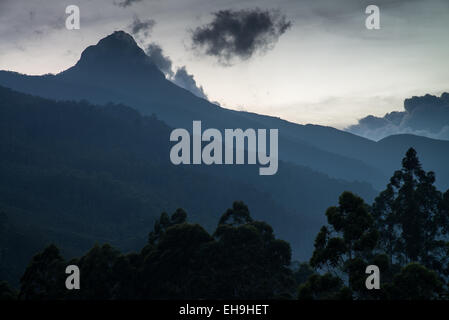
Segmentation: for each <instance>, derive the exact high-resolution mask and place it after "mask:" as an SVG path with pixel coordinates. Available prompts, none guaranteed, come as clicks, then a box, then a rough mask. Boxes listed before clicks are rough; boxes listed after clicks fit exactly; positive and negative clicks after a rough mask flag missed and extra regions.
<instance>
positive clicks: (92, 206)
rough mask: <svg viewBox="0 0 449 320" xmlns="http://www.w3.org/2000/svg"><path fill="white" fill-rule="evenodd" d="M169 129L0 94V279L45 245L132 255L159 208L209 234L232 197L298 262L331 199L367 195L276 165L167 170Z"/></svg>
mask: <svg viewBox="0 0 449 320" xmlns="http://www.w3.org/2000/svg"><path fill="white" fill-rule="evenodd" d="M170 132H171V128H170V127H168V126H167V125H166V124H165V123H163V122H162V121H160V120H158V119H156V118H155V117H144V116H141V115H140V114H139V113H138V112H136V111H135V110H134V109H132V108H129V107H126V106H123V105H106V106H94V105H91V104H88V103H86V102H63V101H62V102H56V101H51V100H47V99H43V98H40V97H34V96H30V95H26V94H22V93H18V92H15V91H12V90H10V89H6V88H2V87H0V155H1V156H0V212H2V211H3V212H5V214H6V215H7V220H8V221H9V223H8V228H7V230H8V231H7V234H8V238H7V239H6V240H5V241H6V242H5V243H3V244H2V246H0V247H3V245H5V246H7V247H8V248H9V249H8V251H7V252H10V253H9V254H7V256H6V263H5V264H4V265H6V266H8V269H7V270H4V269H2V266H0V273H1V275H2V276H0V278H5V277H6V278H8V279H10V280H17V276H18V275H20V274H21V272H22V271H23V267H24V266H23V265H22V264H21V263H24V262H23V261H28V260H29V257H27V259H25V258H23V257H22V256H18V255H14V254H13V253H14V252H15V251H17V250H19V251H20V252H25V253H31V252H32V253H34V252H35V251H34V250H36V249H35V248H40V247H42V246H43V245H44V244H47V243H50V242H54V243H56V244H58V245H60V246H61V247H62V248H63V249H64V252H65V253H66V255H67V256H73V255H77V254H79V253H81V252H83V251H85V250H87V248H89V247H90V246H92V245H93V244H94V243H95V242H110V243H112V244H113V245H115V246H117V247H119V248H122V249H124V250H132V249H136V248H138V247H139V246H141V245H142V242H144V241H145V239H146V235H147V234H148V232H149V231H150V230H151V228H152V226H153V221H154V219H155V217H157V216H158V215H159V214H160V212H162V211H167V212H173V211H174V210H175V209H176V208H178V207H182V208H184V209H186V211H187V212H188V213H189V218H190V220H191V221H193V222H200V223H201V224H202V225H205V226H206V227H208V228H209V229H212V228H213V227H214V224H215V223H216V221H217V219H218V217H219V216H220V215H221V214H222V213H223V212H224V211H225V209H226V208H228V207H229V206H230V205H231V204H232V202H233V201H235V200H243V201H244V202H245V203H247V204H248V206H249V208H250V209H251V212H252V215H253V216H254V217H255V218H256V219H260V220H264V221H267V222H269V223H270V224H272V225H273V227H274V229H275V231H276V233H277V234H278V235H279V237H281V238H283V239H286V240H288V241H289V242H290V243H291V244H292V248H293V253H294V256H295V257H297V258H301V259H307V258H308V256H309V254H310V252H311V250H312V248H313V240H314V237H315V235H316V233H317V232H318V230H319V228H320V226H321V225H322V223H323V222H324V219H325V217H324V211H325V209H326V208H327V207H328V206H330V205H333V204H335V202H336V201H337V198H338V196H339V194H340V193H341V192H343V191H345V190H352V191H354V192H358V193H359V194H361V195H362V196H363V197H365V198H366V199H372V198H373V197H374V195H375V192H374V190H372V189H371V188H370V187H369V185H367V184H360V183H357V184H355V183H349V182H346V181H341V180H335V179H331V178H329V177H328V176H326V175H323V174H321V173H317V172H313V171H312V170H310V169H308V168H306V167H301V166H297V165H293V164H289V163H284V162H280V163H279V173H278V174H277V175H274V176H271V177H264V176H259V175H258V167H256V166H251V165H245V166H174V165H172V164H171V162H170V161H169V148H170V144H169V134H170ZM0 240H1V239H0ZM1 241H3V240H1ZM11 268H12V269H11ZM5 274H6V275H7V276H5Z"/></svg>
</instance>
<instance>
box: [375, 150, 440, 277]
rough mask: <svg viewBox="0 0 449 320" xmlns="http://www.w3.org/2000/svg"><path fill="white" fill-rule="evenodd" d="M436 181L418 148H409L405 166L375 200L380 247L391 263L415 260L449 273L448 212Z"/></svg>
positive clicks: (405, 262) (404, 262) (400, 263)
mask: <svg viewBox="0 0 449 320" xmlns="http://www.w3.org/2000/svg"><path fill="white" fill-rule="evenodd" d="M434 182H435V175H434V173H433V172H425V171H424V170H423V169H422V168H421V164H420V162H419V159H418V157H417V154H416V151H415V150H414V149H413V148H410V149H409V150H408V151H407V153H406V156H405V158H404V159H403V160H402V169H401V170H398V171H396V172H395V173H394V175H393V177H391V179H390V183H389V184H388V185H387V188H386V189H385V190H384V191H383V192H382V193H381V194H380V195H379V196H378V197H377V198H376V199H375V202H374V204H373V215H374V217H375V220H376V228H377V229H378V230H379V233H380V246H381V249H382V250H384V251H385V252H386V253H387V254H388V255H389V256H390V259H391V261H390V262H391V264H394V263H397V264H399V265H402V266H403V265H405V264H407V263H410V262H413V261H415V262H419V263H421V264H423V265H424V266H426V267H427V268H430V269H432V270H437V271H438V272H445V273H446V274H448V273H447V270H445V266H446V265H447V243H446V242H445V241H444V240H443V239H444V238H445V235H446V234H447V232H448V230H447V225H448V222H449V218H448V217H449V214H448V212H447V210H446V211H444V203H443V202H442V201H443V198H442V194H441V192H439V191H438V190H437V189H436V188H435V186H434V185H433V184H434Z"/></svg>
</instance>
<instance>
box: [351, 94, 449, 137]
mask: <svg viewBox="0 0 449 320" xmlns="http://www.w3.org/2000/svg"><path fill="white" fill-rule="evenodd" d="M404 109H405V111H395V112H390V113H387V114H386V115H385V116H383V117H375V116H372V115H370V116H367V117H365V118H363V119H360V120H359V121H358V124H356V125H352V126H349V127H348V128H346V129H345V130H346V131H348V132H351V133H354V134H357V135H360V136H363V137H366V138H368V139H371V140H375V141H378V140H381V139H383V138H385V137H387V136H390V135H393V134H404V133H408V134H415V135H420V136H425V137H429V138H434V139H443V140H449V93H447V92H445V93H443V94H442V95H441V96H440V97H437V96H433V95H430V94H426V95H425V96H422V97H412V98H410V99H405V101H404Z"/></svg>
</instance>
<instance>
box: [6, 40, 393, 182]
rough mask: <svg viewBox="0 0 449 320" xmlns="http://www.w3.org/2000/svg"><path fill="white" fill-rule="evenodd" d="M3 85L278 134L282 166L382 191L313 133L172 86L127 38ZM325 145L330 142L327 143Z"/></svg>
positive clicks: (176, 121) (358, 165) (377, 176)
mask: <svg viewBox="0 0 449 320" xmlns="http://www.w3.org/2000/svg"><path fill="white" fill-rule="evenodd" d="M0 85H3V86H5V87H9V88H12V89H14V90H17V91H21V92H25V93H30V94H34V95H38V96H42V97H46V98H50V99H57V100H81V99H85V100H88V101H90V102H92V103H96V104H105V103H108V102H114V103H123V104H126V105H129V106H131V107H133V108H135V109H137V110H139V111H140V112H141V113H142V114H144V115H151V114H153V113H154V114H156V115H157V117H158V118H159V119H161V120H163V121H164V122H166V123H167V124H168V125H169V126H171V127H183V128H187V129H188V128H191V126H192V121H193V120H202V123H203V127H204V128H207V127H211V128H218V129H225V128H242V129H246V128H254V129H257V128H279V131H280V133H279V150H281V151H280V154H279V157H280V159H282V160H287V161H291V162H294V163H296V164H300V165H305V166H308V167H310V168H312V169H314V170H317V171H320V172H324V173H326V174H329V175H330V176H332V177H336V178H341V179H346V180H361V181H369V182H371V183H375V184H377V185H379V184H382V183H383V182H384V181H385V179H386V176H384V173H382V172H381V171H379V169H378V168H375V167H373V166H370V165H367V164H366V163H364V162H363V161H360V160H358V159H354V158H350V157H348V156H346V155H344V154H343V153H336V152H334V151H332V150H326V149H325V148H322V147H321V146H320V144H319V143H316V142H315V141H313V139H309V137H308V136H307V135H305V134H304V132H303V131H305V132H309V131H310V130H309V129H308V127H304V126H299V125H293V127H294V128H293V130H292V129H291V128H290V126H289V125H287V123H286V122H284V121H280V120H279V119H277V118H269V121H261V119H262V118H261V117H259V116H257V115H253V114H249V113H242V112H237V111H233V110H228V109H225V108H221V107H219V106H217V105H215V104H212V103H210V102H208V101H206V100H204V99H201V98H198V97H196V96H195V95H193V94H191V93H190V92H189V91H187V90H185V89H182V88H180V87H178V86H176V85H174V84H173V83H172V82H170V81H168V80H166V79H165V77H164V75H163V74H162V72H160V71H159V70H158V69H157V67H156V66H155V65H154V64H153V63H152V62H151V61H149V58H148V57H147V56H146V55H145V53H144V52H143V50H142V49H140V48H139V47H138V46H137V44H136V43H135V42H134V40H133V39H132V37H131V36H130V35H128V34H126V33H124V32H115V33H113V34H112V35H110V36H108V37H106V38H104V39H102V40H100V41H99V42H98V44H97V45H94V46H90V47H88V48H87V49H86V50H85V51H84V52H83V53H82V55H81V58H80V60H79V61H78V63H77V64H76V65H75V66H73V67H72V68H70V69H68V70H66V71H64V72H61V73H60V74H58V75H46V76H41V77H36V76H35V77H29V76H25V75H20V74H17V73H11V72H0ZM302 129H304V130H302ZM297 130H301V131H297ZM312 135H313V136H316V135H315V134H312ZM340 135H344V136H345V137H348V136H349V137H351V138H353V140H355V139H357V138H356V136H354V135H349V134H347V133H344V132H340V131H336V132H334V134H333V135H331V136H332V139H334V140H335V139H337V138H336V137H338V136H340ZM303 136H304V137H303ZM325 139H327V141H328V142H329V140H328V138H327V137H326V138H325ZM338 139H339V138H338ZM309 140H310V141H312V142H313V143H310V141H309ZM366 141H369V140H366Z"/></svg>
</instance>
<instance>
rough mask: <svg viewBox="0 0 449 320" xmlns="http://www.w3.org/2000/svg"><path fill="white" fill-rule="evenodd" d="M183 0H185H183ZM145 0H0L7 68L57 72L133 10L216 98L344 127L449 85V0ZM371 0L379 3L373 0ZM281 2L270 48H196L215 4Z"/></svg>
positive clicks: (0, 50) (0, 54) (2, 61)
mask: <svg viewBox="0 0 449 320" xmlns="http://www.w3.org/2000/svg"><path fill="white" fill-rule="evenodd" d="M177 2H178V3H177ZM335 2H336V1H324V0H321V1H313V2H312V1H297V2H292V1H280V2H277V3H276V5H275V6H273V3H272V2H271V1H265V0H264V1H244V2H239V1H230V0H226V1H220V2H219V3H212V2H210V1H207V0H189V1H184V2H182V3H179V1H174V0H169V1H145V0H142V1H138V2H136V3H134V4H133V5H131V6H129V7H126V8H122V7H119V6H117V5H114V0H100V1H95V2H94V1H90V0H78V1H68V2H66V1H43V0H35V1H33V2H32V3H29V2H28V1H24V0H18V1H17V0H16V1H13V0H0V39H1V40H0V70H11V71H16V72H20V73H25V74H34V75H37V74H46V73H58V72H60V71H63V70H65V69H67V68H69V67H71V66H73V65H74V64H75V63H76V62H77V61H78V59H79V57H80V55H81V52H82V51H83V50H84V49H85V48H86V47H87V46H89V45H93V44H96V43H97V42H98V41H99V40H100V39H101V38H103V37H105V36H107V35H109V34H111V33H112V32H113V31H116V30H124V31H127V32H129V31H130V30H129V25H130V24H131V23H132V21H133V19H134V17H136V16H137V17H138V18H139V19H141V20H144V19H153V20H155V21H156V25H155V26H154V28H153V30H152V32H151V34H150V36H149V37H148V38H144V39H142V38H140V39H136V41H137V42H138V43H139V45H141V47H144V46H145V45H147V44H148V43H150V42H156V43H158V44H160V46H161V47H162V48H163V50H164V53H165V55H167V56H169V57H170V58H171V60H172V61H173V63H174V65H175V66H183V65H185V66H186V67H187V70H188V72H189V73H191V74H193V75H194V76H195V80H196V81H197V83H198V84H199V85H202V86H203V88H204V91H205V92H206V94H207V95H208V97H209V100H210V101H217V102H219V103H220V104H221V105H222V106H223V107H226V108H230V109H236V110H246V111H251V112H256V113H260V114H267V115H272V116H277V117H281V118H283V119H286V120H289V121H292V122H297V123H302V124H305V123H313V124H320V125H329V126H333V127H337V128H344V127H345V126H347V125H350V124H353V123H356V122H357V120H358V119H359V118H362V117H364V116H366V115H368V114H373V115H376V116H383V115H384V114H385V113H387V112H391V111H393V110H402V109H403V100H404V99H405V98H408V97H411V96H413V95H424V94H426V93H430V94H436V95H440V94H441V93H442V92H444V91H449V75H448V72H447V70H448V64H449V63H448V59H447V57H448V56H449V41H448V32H447V30H449V28H448V27H449V2H448V1H444V0H441V1H439V0H438V1H437V0H435V1H426V2H421V1H413V0H408V1H386V0H379V1H370V2H366V1H355V0H348V1H338V4H337V3H335ZM371 2H372V3H371ZM70 4H75V5H78V6H79V7H80V9H81V29H80V30H73V31H69V30H67V29H65V27H64V26H65V18H66V17H67V15H66V14H65V8H66V6H68V5H70ZM368 4H376V5H378V6H379V7H380V10H381V29H380V30H367V29H366V28H365V18H366V16H367V15H366V14H365V8H366V6H367V5H368ZM255 7H259V8H262V9H273V8H274V9H279V10H280V11H281V12H282V13H284V14H286V16H287V18H288V19H289V20H290V21H291V22H292V26H291V28H290V29H289V30H287V31H286V32H285V34H283V35H281V36H280V38H279V41H278V42H277V43H275V45H274V47H273V48H272V49H271V50H268V51H266V52H264V53H256V54H255V55H254V56H252V57H251V58H250V59H248V60H246V61H238V60H237V61H235V62H234V63H233V65H232V66H223V65H221V64H220V63H218V62H217V61H216V59H215V58H214V57H209V56H205V55H198V54H196V53H195V51H194V50H191V49H190V33H189V30H191V29H194V28H196V27H198V26H201V25H203V24H206V23H208V22H210V21H211V19H212V15H211V13H212V12H216V11H218V10H223V9H234V10H239V9H243V8H255Z"/></svg>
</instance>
